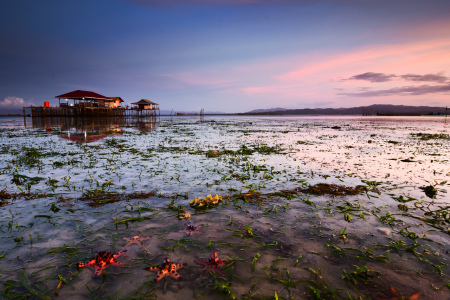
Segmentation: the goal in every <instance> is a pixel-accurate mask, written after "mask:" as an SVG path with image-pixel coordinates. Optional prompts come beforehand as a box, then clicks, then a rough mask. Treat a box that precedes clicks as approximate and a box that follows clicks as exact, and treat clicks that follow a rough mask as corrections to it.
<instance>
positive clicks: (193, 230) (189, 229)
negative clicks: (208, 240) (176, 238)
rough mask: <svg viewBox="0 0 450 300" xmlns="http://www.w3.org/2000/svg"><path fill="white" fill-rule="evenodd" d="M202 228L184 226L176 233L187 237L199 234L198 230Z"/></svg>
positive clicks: (199, 226) (201, 225) (189, 225)
mask: <svg viewBox="0 0 450 300" xmlns="http://www.w3.org/2000/svg"><path fill="white" fill-rule="evenodd" d="M202 227H203V224H200V225H198V226H194V225H191V224H186V226H185V227H184V229H181V230H178V232H185V233H186V235H187V236H191V235H193V234H195V233H200V228H202Z"/></svg>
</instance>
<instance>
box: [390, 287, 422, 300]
mask: <svg viewBox="0 0 450 300" xmlns="http://www.w3.org/2000/svg"><path fill="white" fill-rule="evenodd" d="M391 292H392V294H394V295H395V297H392V298H389V299H385V300H400V299H404V300H417V299H419V296H420V292H415V293H414V294H412V295H410V296H403V295H400V293H399V292H398V291H397V290H396V289H394V288H393V287H391Z"/></svg>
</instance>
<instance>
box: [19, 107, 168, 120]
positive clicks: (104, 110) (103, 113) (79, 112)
mask: <svg viewBox="0 0 450 300" xmlns="http://www.w3.org/2000/svg"><path fill="white" fill-rule="evenodd" d="M157 112H158V115H159V109H158V110H155V109H138V108H108V107H83V106H56V107H45V106H31V107H24V108H23V115H24V116H27V115H29V116H31V117H33V118H47V117H49V118H53V117H146V116H156V115H157Z"/></svg>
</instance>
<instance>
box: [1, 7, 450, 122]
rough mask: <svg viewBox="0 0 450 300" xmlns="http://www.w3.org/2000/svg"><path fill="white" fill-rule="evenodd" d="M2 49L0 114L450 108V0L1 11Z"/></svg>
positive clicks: (2, 9) (3, 9) (23, 8)
mask: <svg viewBox="0 0 450 300" xmlns="http://www.w3.org/2000/svg"><path fill="white" fill-rule="evenodd" d="M0 41H1V44H0V113H11V112H21V111H22V110H21V108H22V107H23V106H30V105H37V106H42V105H43V103H44V101H49V102H50V104H51V105H56V104H57V103H58V99H55V96H56V95H60V94H64V93H67V92H71V91H74V90H87V91H93V92H96V93H99V94H102V95H104V96H109V97H121V98H122V99H123V100H124V101H125V103H124V104H125V105H127V104H128V103H130V102H135V101H138V100H140V99H143V98H144V99H149V100H152V101H154V102H156V103H159V104H160V108H161V109H162V110H169V111H170V110H172V109H173V110H174V111H200V109H202V108H203V109H204V110H205V111H206V112H225V113H236V112H246V111H251V110H253V109H268V108H275V107H281V108H286V109H300V108H340V107H354V106H365V105H371V104H394V105H427V106H450V1H448V0H427V1H422V0H420V1H416V0H395V1H392V0H379V1H361V0H323V1H321V0H316V1H313V0H295V1H294V0H76V1H75V0H73V1H70V0H65V1H62V0H40V1H36V0H14V1H13V0H6V1H3V2H2V8H1V10H0ZM19 108H20V110H19Z"/></svg>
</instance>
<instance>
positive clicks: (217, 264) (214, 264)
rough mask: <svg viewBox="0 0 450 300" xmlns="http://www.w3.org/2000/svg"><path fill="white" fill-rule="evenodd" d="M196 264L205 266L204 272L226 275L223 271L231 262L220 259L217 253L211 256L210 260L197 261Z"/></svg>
mask: <svg viewBox="0 0 450 300" xmlns="http://www.w3.org/2000/svg"><path fill="white" fill-rule="evenodd" d="M195 263H197V264H200V265H203V266H205V268H204V269H203V270H202V272H205V271H214V272H216V273H218V274H221V275H224V274H225V272H224V271H223V270H222V269H223V268H224V267H225V266H226V265H227V264H228V263H230V261H229V260H222V259H219V255H218V254H217V252H216V251H214V252H213V253H212V254H211V258H209V259H208V260H196V261H195Z"/></svg>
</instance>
